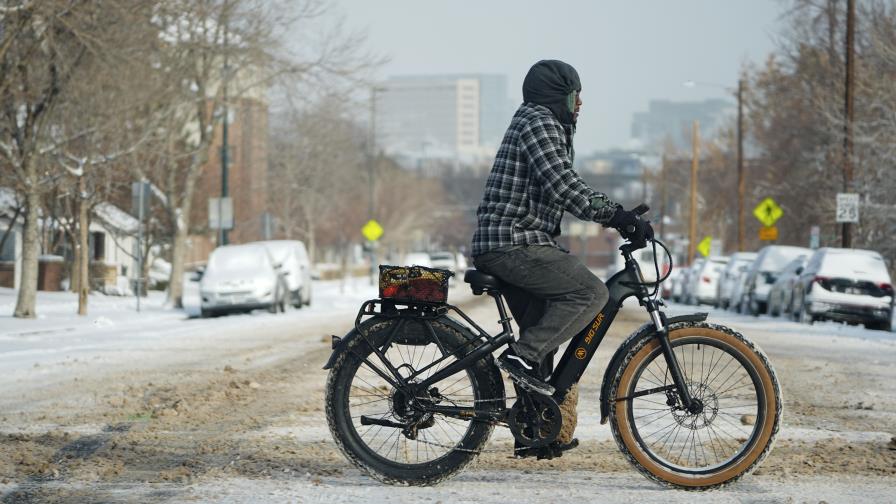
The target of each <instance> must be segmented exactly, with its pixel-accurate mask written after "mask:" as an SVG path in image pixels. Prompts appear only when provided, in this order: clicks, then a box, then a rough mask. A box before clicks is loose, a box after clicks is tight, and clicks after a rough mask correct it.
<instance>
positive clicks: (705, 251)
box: [697, 236, 712, 257]
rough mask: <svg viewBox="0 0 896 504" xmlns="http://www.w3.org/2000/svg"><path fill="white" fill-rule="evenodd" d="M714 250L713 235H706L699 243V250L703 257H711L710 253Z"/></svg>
mask: <svg viewBox="0 0 896 504" xmlns="http://www.w3.org/2000/svg"><path fill="white" fill-rule="evenodd" d="M711 251H712V236H706V237H704V238H703V240H701V241H700V244H699V245H697V252H700V255H702V256H703V257H709V253H710V252H711Z"/></svg>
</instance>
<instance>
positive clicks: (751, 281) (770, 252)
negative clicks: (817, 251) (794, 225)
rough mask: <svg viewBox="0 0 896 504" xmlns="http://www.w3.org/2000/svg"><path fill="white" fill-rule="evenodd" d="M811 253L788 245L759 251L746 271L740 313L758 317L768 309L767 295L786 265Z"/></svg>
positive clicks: (768, 247) (764, 248) (772, 246)
mask: <svg viewBox="0 0 896 504" xmlns="http://www.w3.org/2000/svg"><path fill="white" fill-rule="evenodd" d="M811 253H812V251H811V250H809V249H807V248H805V247H791V246H789V245H769V246H767V247H763V248H762V250H760V251H759V255H758V256H757V257H756V260H755V261H753V264H752V265H751V266H750V269H749V270H748V271H747V279H746V281H745V283H744V290H743V293H742V295H741V310H740V311H741V312H742V313H749V314H751V315H756V316H759V314H761V313H765V312H766V311H767V309H768V293H769V291H771V290H772V285H773V284H774V283H775V280H777V279H778V275H779V274H780V273H781V270H783V269H784V267H785V266H787V263H789V262H790V261H792V260H794V259H796V258H797V257H799V256H801V255H804V256H808V255H809V254H811Z"/></svg>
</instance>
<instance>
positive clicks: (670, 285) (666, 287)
mask: <svg viewBox="0 0 896 504" xmlns="http://www.w3.org/2000/svg"><path fill="white" fill-rule="evenodd" d="M680 279H681V268H672V271H670V272H669V278H667V279H666V281H664V282H663V285H662V292H661V294H662V296H663V299H672V298H673V296H674V294H675V289H676V287H678V289H679V292H680V290H681V287H680V286H678V285H676V284H679V283H680V282H679V280H680Z"/></svg>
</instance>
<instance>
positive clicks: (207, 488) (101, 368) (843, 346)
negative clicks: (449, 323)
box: [0, 279, 896, 503]
mask: <svg viewBox="0 0 896 504" xmlns="http://www.w3.org/2000/svg"><path fill="white" fill-rule="evenodd" d="M47 295H50V296H51V297H52V296H58V297H57V298H55V299H53V298H44V299H42V300H43V301H45V302H44V303H41V304H39V309H40V308H42V309H41V313H42V314H43V315H44V318H41V319H38V320H36V321H19V320H14V319H11V318H9V317H5V316H3V317H0V495H2V497H0V502H48V501H60V502H95V501H103V502H148V501H152V502H160V501H162V502H182V501H185V500H190V501H200V502H296V501H298V502H362V501H363V502H385V501H388V502H394V503H402V502H414V503H417V502H437V501H442V502H502V503H506V502H510V501H523V500H525V501H526V502H559V501H564V502H569V501H570V500H572V501H583V502H587V501H591V500H594V499H600V500H601V501H605V502H620V501H638V502H644V501H646V502H781V501H793V502H818V501H822V500H823V501H826V502H860V501H886V500H888V499H892V495H893V492H894V490H896V450H894V448H896V446H894V444H893V442H892V441H891V438H892V436H893V435H894V434H896V432H894V427H893V426H894V425H896V370H894V366H893V365H892V363H893V362H894V360H896V340H894V336H896V334H893V333H880V332H875V331H867V330H864V329H862V328H856V327H847V326H840V325H835V324H820V325H815V326H811V327H810V326H805V325H799V324H795V323H792V322H788V321H781V320H779V319H771V318H767V317H760V318H758V319H757V318H753V317H747V316H740V315H734V314H730V313H725V312H715V311H713V312H712V313H711V315H710V319H711V320H712V321H715V322H718V323H723V324H728V325H730V326H732V327H734V328H735V329H737V330H739V331H741V332H743V333H744V334H747V335H748V336H749V337H751V338H752V339H754V340H755V341H756V342H757V343H758V344H759V345H760V346H762V348H763V349H764V350H765V351H766V353H768V355H769V356H770V358H771V361H772V363H773V364H774V365H775V367H776V369H777V372H778V374H779V378H780V380H781V383H782V387H783V389H784V396H785V404H786V407H785V416H784V427H783V429H782V433H781V435H780V437H779V442H778V444H777V445H776V447H775V450H774V451H773V452H772V454H771V455H770V456H769V458H768V459H767V460H766V462H765V464H764V465H763V466H762V467H761V468H760V469H759V470H758V471H757V472H756V473H754V475H752V476H749V477H747V478H745V479H744V480H743V481H742V482H741V483H738V484H736V485H734V486H732V487H730V488H727V489H724V490H721V491H715V492H708V493H697V494H694V493H688V492H680V491H671V490H665V489H662V488H660V487H657V486H656V485H654V484H653V483H650V482H649V481H647V480H645V479H644V478H642V477H641V476H640V475H638V474H637V473H636V472H635V471H634V470H633V469H632V468H630V467H629V466H628V465H627V463H626V461H625V460H624V458H623V457H622V456H620V455H619V453H618V451H617V449H616V447H615V443H614V442H613V441H612V438H611V436H610V431H609V427H608V426H601V425H599V423H598V418H599V415H598V412H597V404H596V397H597V394H598V390H599V389H598V387H599V380H600V378H601V375H602V370H603V366H605V363H606V362H607V360H608V359H609V357H610V355H611V354H612V351H613V350H615V345H617V344H618V343H619V342H620V341H621V340H622V338H623V337H624V336H625V335H626V334H628V333H629V332H630V331H632V330H633V329H634V328H636V327H637V326H638V325H640V324H641V323H642V322H643V321H644V319H645V317H644V315H643V314H642V313H640V312H639V311H637V310H636V309H632V308H626V309H625V310H624V311H623V313H622V314H621V315H620V317H619V318H618V319H617V321H616V322H615V323H614V326H613V328H612V329H611V331H610V333H609V335H608V336H607V338H606V340H605V341H604V343H603V346H602V349H601V350H600V351H599V353H598V357H597V359H596V360H595V362H594V364H595V365H594V366H592V369H590V370H589V371H588V372H587V373H586V375H585V377H584V378H583V382H582V385H581V387H582V388H581V398H582V399H581V401H580V406H579V413H580V418H579V428H578V431H577V435H578V437H579V438H580V439H581V440H582V444H581V446H580V447H579V448H577V449H575V450H573V451H571V452H569V453H567V454H566V455H565V456H564V457H563V458H561V459H555V460H552V461H533V460H515V459H512V458H509V457H508V455H509V453H510V451H511V450H510V447H511V438H510V436H509V434H508V433H507V432H506V431H503V430H501V429H498V430H496V432H495V435H494V437H493V438H492V441H491V442H490V443H489V446H488V450H489V451H488V452H487V453H483V454H482V455H481V456H480V458H479V460H478V461H477V462H476V463H475V464H474V465H473V466H472V467H471V468H469V469H468V470H467V471H466V472H464V473H462V474H461V475H460V476H458V477H457V478H455V479H453V480H450V481H448V482H446V483H444V484H442V485H440V486H437V487H433V488H409V489H405V488H394V487H387V486H383V485H381V484H379V483H377V482H375V481H373V480H371V479H369V478H367V477H366V476H363V475H362V474H361V473H359V472H358V471H357V470H356V469H354V467H352V466H351V465H350V464H348V462H347V461H346V460H345V459H344V458H343V457H342V455H341V454H340V453H339V451H338V450H337V449H336V447H335V446H334V444H333V442H332V440H331V438H330V435H329V432H328V429H327V427H326V422H325V420H324V413H323V407H322V406H323V405H322V403H323V385H324V380H325V379H326V372H325V371H323V370H321V369H320V367H321V365H322V364H323V362H324V360H325V359H326V358H327V356H328V354H329V338H328V337H327V335H329V334H342V333H344V332H346V331H347V330H348V328H349V327H350V326H351V323H352V319H353V317H354V313H355V311H356V309H357V306H358V305H359V303H360V301H361V300H362V299H366V298H369V297H372V296H373V295H374V288H373V287H371V286H369V285H368V284H367V282H366V280H364V279H359V280H356V281H354V282H352V283H351V284H349V285H348V286H346V291H345V292H341V286H340V285H339V284H338V283H337V282H323V283H320V284H318V285H317V291H316V293H315V304H314V305H313V306H312V307H311V308H310V309H303V310H301V311H293V312H288V313H287V314H285V315H270V314H267V313H253V314H251V315H238V316H230V317H221V318H216V319H208V320H202V319H190V318H188V317H187V314H185V313H184V312H181V311H174V310H168V309H164V308H162V306H161V301H162V300H161V299H160V298H151V299H150V300H149V302H148V303H147V304H148V305H149V308H148V309H147V310H146V311H144V312H142V313H141V314H139V315H137V314H135V313H134V312H133V311H132V310H133V300H130V299H124V298H102V297H96V298H93V299H91V303H92V304H91V315H90V316H88V317H85V318H82V319H78V317H76V316H74V315H68V314H69V313H72V312H73V311H74V304H73V296H72V295H71V294H64V293H59V294H52V293H41V296H47ZM451 295H452V300H453V301H454V302H456V303H460V304H464V305H465V306H467V307H468V313H469V314H470V315H471V316H472V317H473V318H474V319H476V320H477V321H481V322H485V324H484V325H485V327H486V328H491V327H493V321H494V320H495V319H496V318H497V317H496V314H495V313H494V308H493V307H492V306H491V305H489V304H487V303H483V302H479V301H478V299H477V300H474V299H473V298H472V296H471V295H470V294H469V293H468V291H465V289H463V288H461V289H455V290H454V291H453V292H452V294H451ZM10 300H11V301H10ZM12 301H14V298H12V291H9V290H6V291H0V313H4V312H3V311H2V310H5V309H6V308H7V306H6V305H7V304H8V303H9V302H12ZM701 309H703V308H701ZM10 311H11V309H10V310H6V311H5V313H9V312H10ZM690 311H694V309H693V307H686V306H678V305H673V306H671V307H670V309H669V312H670V313H671V314H675V313H683V312H690Z"/></svg>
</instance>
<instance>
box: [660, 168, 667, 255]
mask: <svg viewBox="0 0 896 504" xmlns="http://www.w3.org/2000/svg"><path fill="white" fill-rule="evenodd" d="M661 163H662V164H661V165H660V236H662V237H663V239H664V240H665V239H666V238H665V237H666V233H665V231H666V154H665V153H663V157H662V161H661Z"/></svg>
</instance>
